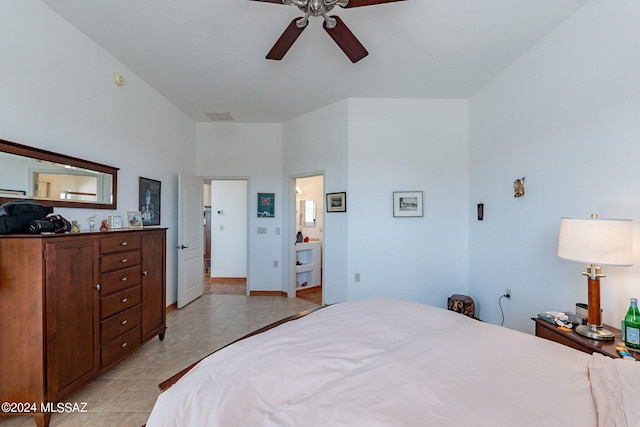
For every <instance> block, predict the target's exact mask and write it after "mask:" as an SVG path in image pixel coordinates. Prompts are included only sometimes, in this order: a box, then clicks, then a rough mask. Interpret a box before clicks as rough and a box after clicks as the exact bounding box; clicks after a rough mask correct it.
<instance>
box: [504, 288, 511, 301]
mask: <svg viewBox="0 0 640 427" xmlns="http://www.w3.org/2000/svg"><path fill="white" fill-rule="evenodd" d="M504 296H505V297H507V299H511V289H509V288H507V291H506V292H505V293H504Z"/></svg>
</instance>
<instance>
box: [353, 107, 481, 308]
mask: <svg viewBox="0 0 640 427" xmlns="http://www.w3.org/2000/svg"><path fill="white" fill-rule="evenodd" d="M467 118H468V102H467V101H466V100H411V99H351V100H349V151H348V159H349V168H348V170H349V175H348V176H349V193H348V194H347V210H348V212H349V215H348V218H349V222H348V236H349V237H348V238H349V245H348V247H349V251H348V260H349V267H348V280H347V286H348V299H349V300H354V299H363V298H369V297H377V296H388V297H395V298H404V299H409V300H413V301H419V302H424V303H428V304H431V305H435V306H439V307H445V306H446V302H447V297H448V296H450V295H451V294H453V293H465V292H466V290H467V268H466V267H467V262H468V260H467V223H468V221H467V218H468V217H469V209H468V206H467V185H468V184H467V182H468V181H467V144H468V123H467ZM394 191H422V192H423V196H424V216H423V217H416V218H394V217H393V209H392V206H393V203H392V195H393V192H394ZM355 273H360V278H361V281H360V282H359V283H356V282H355V281H354V275H355Z"/></svg>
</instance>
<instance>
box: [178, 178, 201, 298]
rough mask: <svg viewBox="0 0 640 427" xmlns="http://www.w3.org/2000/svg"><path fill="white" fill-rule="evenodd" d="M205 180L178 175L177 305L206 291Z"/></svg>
mask: <svg viewBox="0 0 640 427" xmlns="http://www.w3.org/2000/svg"><path fill="white" fill-rule="evenodd" d="M202 192H203V181H202V180H201V179H199V178H198V177H196V176H194V175H189V174H185V173H179V174H178V206H179V208H178V308H182V307H184V306H185V305H187V304H189V303H190V302H191V301H193V300H194V299H196V298H198V297H199V296H200V295H202V293H203V281H204V277H203V276H204V275H203V274H202V271H203V268H204V238H203V231H202V229H203V226H204V207H203V198H202V196H203V195H202Z"/></svg>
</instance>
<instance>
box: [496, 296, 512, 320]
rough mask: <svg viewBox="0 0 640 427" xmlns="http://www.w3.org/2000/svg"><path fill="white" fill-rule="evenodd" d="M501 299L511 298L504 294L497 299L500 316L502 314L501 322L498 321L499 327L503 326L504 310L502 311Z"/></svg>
mask: <svg viewBox="0 0 640 427" xmlns="http://www.w3.org/2000/svg"><path fill="white" fill-rule="evenodd" d="M502 298H511V295H509V294H504V295H501V296H500V298H498V306H499V307H500V314H502V320H501V321H500V326H502V325H504V310H503V309H502Z"/></svg>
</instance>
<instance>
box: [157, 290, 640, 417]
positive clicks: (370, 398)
mask: <svg viewBox="0 0 640 427" xmlns="http://www.w3.org/2000/svg"><path fill="white" fill-rule="evenodd" d="M592 359H593V357H592V356H590V355H588V354H585V353H581V352H578V351H576V350H573V349H570V348H568V347H565V346H562V345H559V344H556V343H553V342H550V341H546V340H543V339H540V338H536V337H534V336H531V335H528V334H524V333H521V332H517V331H513V330H509V329H506V328H501V327H498V326H494V325H490V324H486V323H482V322H479V321H476V320H473V319H470V318H468V317H465V316H463V315H460V314H457V313H453V312H451V311H446V310H443V309H439V308H434V307H429V306H425V305H421V304H415V303H409V302H403V301H397V300H389V299H377V300H367V301H357V302H348V303H342V304H336V305H334V306H330V307H327V308H324V309H322V310H319V311H317V312H315V313H312V314H310V315H308V316H306V317H304V318H301V319H299V320H296V321H293V322H290V323H287V324H284V325H282V326H279V327H277V328H275V329H272V330H270V331H267V332H265V333H263V334H260V335H256V336H253V337H251V338H248V339H245V340H243V341H240V342H238V343H236V344H234V345H232V346H230V347H227V348H224V349H222V350H220V351H218V352H216V353H214V354H213V355H211V356H209V357H208V358H206V359H204V360H203V361H201V362H200V363H199V364H198V365H197V366H196V367H194V368H193V369H192V370H191V371H190V372H189V373H188V374H187V375H185V376H184V377H183V378H182V379H181V380H180V381H178V382H177V383H176V384H175V385H174V386H172V387H171V388H170V389H168V390H167V391H165V392H164V393H162V395H161V396H160V397H159V398H158V401H157V402H156V405H155V407H154V409H153V412H152V413H151V416H150V418H149V420H148V423H147V426H148V427H158V426H172V427H173V426H222V427H234V426H243V427H250V426H304V427H312V426H322V427H327V426H349V427H359V426H366V427H369V426H385V427H386V426H412V427H413V426H491V427H499V426H509V427H513V426H550V425H564V426H581V427H588V426H596V425H598V417H599V414H600V418H601V419H602V420H614V421H612V424H609V421H607V424H601V425H607V426H609V425H616V426H617V425H621V426H625V425H629V426H637V425H638V424H633V423H629V420H631V421H632V422H634V423H638V419H639V418H637V414H636V418H635V419H634V418H633V414H631V412H632V411H633V408H631V409H629V408H627V409H628V412H629V414H626V413H624V411H625V408H624V407H623V405H617V404H616V405H610V404H609V403H610V402H609V399H608V397H607V396H609V395H610V394H611V393H615V395H616V396H622V395H625V396H626V395H627V394H625V393H628V398H627V399H626V401H627V402H632V403H633V401H634V399H635V402H636V406H640V394H638V389H637V387H640V364H638V363H637V362H632V361H621V360H620V361H616V362H622V363H625V362H626V363H627V364H626V365H624V368H625V369H626V371H625V372H626V375H636V377H635V387H636V389H635V393H636V394H635V395H634V394H633V393H634V391H633V390H632V391H631V392H626V391H619V390H618V391H612V390H613V389H615V388H616V387H618V386H620V381H614V383H615V384H613V383H612V381H609V380H608V377H609V375H610V374H609V373H607V370H608V369H610V368H609V367H608V366H609V365H612V366H613V369H614V370H615V369H616V366H617V365H618V364H617V363H611V364H610V363H608V362H609V361H607V363H604V362H603V363H599V364H597V366H596V365H594V363H593V361H592ZM611 362H613V360H611ZM635 364H637V365H638V366H636V365H635ZM605 365H607V366H605ZM590 366H591V370H592V374H591V375H592V376H595V375H596V371H597V374H598V375H599V380H598V381H594V384H592V383H591V381H590ZM629 372H631V374H630V373H629ZM596 382H600V383H607V384H606V387H605V388H601V390H602V391H601V392H599V393H598V392H596V393H595V397H594V395H592V390H591V389H592V386H594V387H596V386H598V385H602V384H595V383H596ZM627 383H631V384H633V380H631V381H627ZM627 386H628V384H627ZM608 387H612V388H611V389H610V388H608ZM620 387H622V386H620ZM629 399H631V400H629ZM619 400H622V398H619ZM603 402H604V405H605V406H606V409H600V407H598V409H597V406H596V405H602V404H603ZM628 406H629V405H628ZM631 406H633V405H632V404H631ZM621 411H622V414H621ZM605 412H606V414H605ZM612 414H613V415H612ZM603 417H604V418H603ZM634 420H635V421H634ZM603 422H604V421H603ZM616 423H618V424H616Z"/></svg>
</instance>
